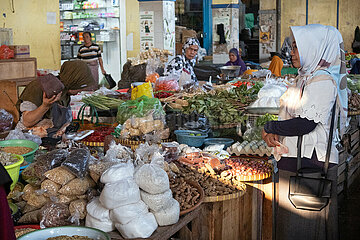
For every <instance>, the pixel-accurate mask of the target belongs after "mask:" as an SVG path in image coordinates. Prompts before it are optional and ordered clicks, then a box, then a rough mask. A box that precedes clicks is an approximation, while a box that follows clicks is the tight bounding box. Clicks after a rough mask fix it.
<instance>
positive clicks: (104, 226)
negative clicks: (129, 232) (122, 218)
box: [85, 214, 115, 232]
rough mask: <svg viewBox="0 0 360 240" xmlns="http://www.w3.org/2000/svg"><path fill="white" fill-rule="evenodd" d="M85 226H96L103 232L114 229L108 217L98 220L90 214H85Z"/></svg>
mask: <svg viewBox="0 0 360 240" xmlns="http://www.w3.org/2000/svg"><path fill="white" fill-rule="evenodd" d="M85 226H87V227H92V228H97V229H100V230H101V231H104V232H111V231H113V230H115V225H114V223H113V222H112V221H111V220H110V219H108V220H103V221H100V220H99V219H97V218H95V217H93V216H92V215H90V214H88V215H86V220H85Z"/></svg>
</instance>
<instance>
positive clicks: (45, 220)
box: [40, 202, 70, 228]
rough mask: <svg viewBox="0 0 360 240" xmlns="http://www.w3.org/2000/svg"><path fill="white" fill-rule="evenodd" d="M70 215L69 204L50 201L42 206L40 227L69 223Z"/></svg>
mask: <svg viewBox="0 0 360 240" xmlns="http://www.w3.org/2000/svg"><path fill="white" fill-rule="evenodd" d="M69 216H70V211H69V208H68V206H66V205H65V204H61V203H54V202H48V203H47V204H45V205H44V206H43V207H42V208H41V221H40V227H41V228H46V227H59V226H65V225H68V224H69V222H68V221H67V219H68V218H69Z"/></svg>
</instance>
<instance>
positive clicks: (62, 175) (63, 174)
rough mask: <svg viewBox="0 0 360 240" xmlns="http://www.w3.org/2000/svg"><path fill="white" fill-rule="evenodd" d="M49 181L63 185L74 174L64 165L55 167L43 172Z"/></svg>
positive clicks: (72, 177) (71, 178)
mask: <svg viewBox="0 0 360 240" xmlns="http://www.w3.org/2000/svg"><path fill="white" fill-rule="evenodd" d="M44 176H45V177H47V178H48V179H50V180H51V181H53V182H55V183H57V184H60V185H62V186H64V185H65V184H67V183H68V182H70V181H71V180H73V179H74V178H75V175H74V174H73V173H72V172H70V171H69V170H68V169H67V168H65V167H57V168H54V169H51V170H49V171H47V172H45V173H44Z"/></svg>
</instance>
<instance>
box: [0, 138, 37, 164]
mask: <svg viewBox="0 0 360 240" xmlns="http://www.w3.org/2000/svg"><path fill="white" fill-rule="evenodd" d="M0 147H29V148H32V149H33V150H32V151H31V152H28V153H25V154H22V155H21V156H23V157H24V160H25V161H27V162H28V163H32V161H33V160H34V154H35V152H36V150H38V149H39V145H37V143H35V142H33V141H30V140H24V139H12V140H5V141H0Z"/></svg>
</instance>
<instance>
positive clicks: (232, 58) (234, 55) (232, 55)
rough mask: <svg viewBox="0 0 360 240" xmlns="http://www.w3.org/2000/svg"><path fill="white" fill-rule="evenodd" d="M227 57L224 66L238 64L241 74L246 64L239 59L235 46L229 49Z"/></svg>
mask: <svg viewBox="0 0 360 240" xmlns="http://www.w3.org/2000/svg"><path fill="white" fill-rule="evenodd" d="M229 59H230V61H228V62H227V63H225V66H240V67H241V68H240V75H242V74H243V73H244V72H245V71H246V65H245V63H244V61H243V60H242V59H241V57H240V54H239V51H238V50H237V49H236V48H232V49H230V51H229Z"/></svg>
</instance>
